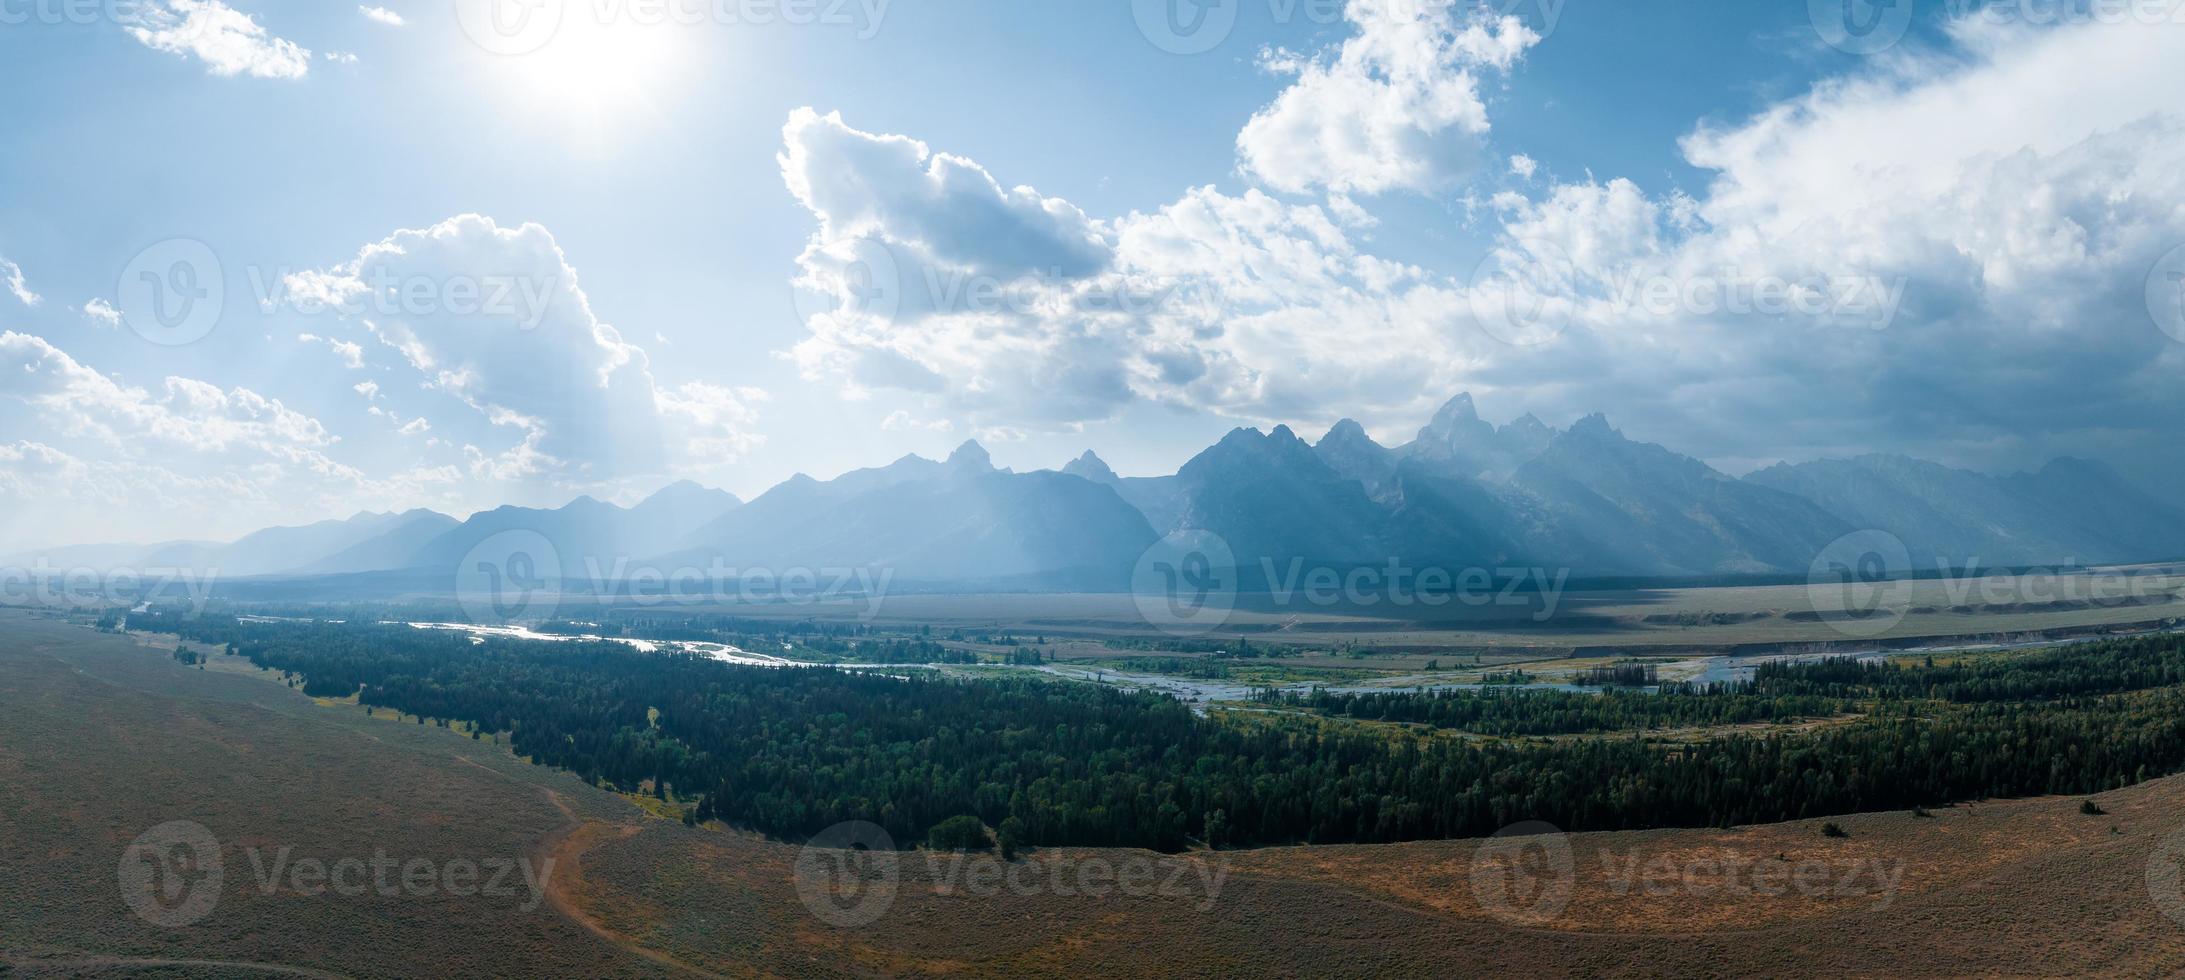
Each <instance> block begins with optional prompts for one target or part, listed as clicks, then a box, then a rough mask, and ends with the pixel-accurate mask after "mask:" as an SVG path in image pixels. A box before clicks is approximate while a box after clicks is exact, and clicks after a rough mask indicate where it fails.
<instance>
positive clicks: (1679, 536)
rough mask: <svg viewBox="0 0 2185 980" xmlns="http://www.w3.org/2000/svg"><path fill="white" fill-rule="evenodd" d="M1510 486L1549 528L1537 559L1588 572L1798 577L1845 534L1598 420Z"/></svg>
mask: <svg viewBox="0 0 2185 980" xmlns="http://www.w3.org/2000/svg"><path fill="white" fill-rule="evenodd" d="M1512 484H1513V485H1514V486H1516V487H1517V488H1519V489H1521V490H1523V491H1525V492H1526V493H1529V494H1531V495H1532V496H1533V497H1535V498H1537V499H1538V500H1539V501H1540V502H1541V505H1542V507H1543V508H1544V509H1545V511H1546V513H1547V515H1548V517H1549V519H1550V520H1551V521H1553V527H1552V529H1551V530H1548V531H1547V532H1545V534H1544V537H1545V540H1543V541H1542V542H1541V547H1542V549H1543V553H1545V554H1551V555H1556V556H1560V557H1559V559H1558V560H1560V561H1564V562H1568V563H1570V564H1571V565H1573V566H1575V567H1578V568H1582V569H1585V570H1587V571H1626V572H1635V573H1642V574H1669V575H1675V574H1696V573H1712V572H1765V571H1775V570H1784V569H1802V568H1806V567H1808V565H1809V564H1810V563H1811V562H1812V561H1813V558H1814V556H1815V555H1818V554H1820V553H1821V550H1822V549H1823V548H1824V547H1826V546H1827V545H1828V543H1829V542H1831V541H1833V540H1835V539H1836V538H1837V537H1839V536H1841V535H1843V534H1845V533H1848V532H1849V531H1850V530H1852V527H1851V525H1849V524H1846V523H1845V522H1844V521H1843V520H1842V519H1841V518H1838V517H1836V516H1835V515H1833V514H1830V513H1828V512H1827V511H1825V510H1823V509H1822V508H1820V507H1818V506H1816V505H1815V504H1814V503H1813V502H1812V501H1809V500H1806V499H1805V498H1803V497H1799V496H1796V495H1793V494H1789V493H1784V492H1782V491H1780V490H1774V489H1771V488H1768V487H1764V486H1759V485H1755V484H1751V483H1745V482H1742V481H1739V480H1736V479H1732V478H1731V477H1729V476H1727V475H1725V474H1723V473H1720V472H1718V471H1716V470H1715V469H1713V468H1712V467H1709V466H1708V465H1707V464H1705V463H1702V462H1700V461H1699V460H1696V459H1693V458H1691V457H1689V456H1682V455H1678V454H1677V453H1674V452H1671V451H1669V450H1667V449H1664V448H1663V447H1661V446H1658V445H1654V444H1651V443H1640V442H1633V441H1631V440H1629V439H1626V438H1624V436H1623V434H1622V433H1620V432H1618V431H1616V430H1615V429H1612V428H1610V427H1609V424H1608V420H1607V419H1606V418H1604V417H1602V416H1600V415H1591V416H1588V417H1586V418H1584V419H1581V420H1580V421H1579V422H1578V423H1577V424H1575V425H1573V426H1571V428H1570V429H1569V431H1566V432H1564V433H1563V434H1561V435H1559V436H1557V437H1556V438H1555V440H1554V441H1553V442H1551V443H1549V444H1548V447H1547V450H1546V451H1545V452H1543V453H1541V455H1540V456H1539V457H1538V458H1536V459H1534V460H1532V461H1530V462H1528V463H1526V464H1524V465H1523V466H1520V467H1519V468H1518V470H1517V473H1516V475H1515V477H1513V479H1512Z"/></svg>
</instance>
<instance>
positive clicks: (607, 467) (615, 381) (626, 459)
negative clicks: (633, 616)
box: [284, 215, 761, 481]
mask: <svg viewBox="0 0 2185 980" xmlns="http://www.w3.org/2000/svg"><path fill="white" fill-rule="evenodd" d="M284 285H285V288H286V289H287V291H288V294H289V298H290V300H291V301H293V302H297V303H299V304H304V305H307V306H310V305H318V306H323V307H324V308H326V309H330V310H334V311H338V312H341V313H343V314H345V315H349V316H353V317H354V318H356V319H358V320H360V321H361V322H362V323H363V325H364V326H365V327H366V329H368V330H369V331H370V332H371V334H372V335H373V337H374V338H376V339H377V341H378V342H379V343H380V344H382V345H384V346H386V347H387V348H389V349H391V350H393V351H395V352H396V353H397V354H399V355H400V356H401V358H402V359H403V361H404V362H406V363H407V364H408V366H409V367H410V369H412V370H413V371H415V372H416V373H417V375H418V377H419V380H420V383H421V385H422V387H423V388H424V389H425V390H427V391H431V392H437V393H441V394H444V395H447V396H450V397H452V398H454V399H455V400H456V401H457V402H458V403H459V404H460V405H461V406H467V408H468V409H469V410H471V411H472V412H474V413H475V417H476V418H478V419H481V420H483V421H484V422H485V423H488V424H490V425H491V426H493V427H495V428H498V429H502V430H505V431H506V432H507V434H508V435H507V438H508V439H509V440H511V441H512V443H513V444H512V445H507V446H505V447H504V448H502V449H500V450H498V451H494V450H490V449H480V448H478V447H477V446H476V445H475V444H474V445H472V446H470V447H469V448H470V450H471V451H472V453H474V454H475V455H474V456H473V458H472V459H471V460H470V463H471V469H472V470H473V472H475V473H478V474H480V475H484V476H489V477H493V478H510V479H513V478H528V477H533V476H541V475H545V476H551V477H554V478H558V479H566V480H572V481H585V480H605V479H610V478H620V477H626V476H631V475H637V474H645V473H657V472H662V471H665V470H669V469H675V468H679V467H689V466H695V465H702V464H712V463H719V462H725V461H729V460H732V459H734V458H735V457H737V456H738V455H740V454H741V453H742V452H744V451H746V450H748V449H749V448H750V447H751V446H753V445H756V444H757V441H758V436H757V434H756V433H755V432H753V431H752V429H753V425H754V423H755V420H756V410H755V408H754V405H755V403H756V402H757V401H759V400H760V398H761V395H760V394H759V393H758V392H756V391H754V390H752V389H748V388H747V389H731V388H724V387H720V386H716V385H712V384H707V383H702V382H690V383H685V384H682V385H678V386H673V387H665V386H662V385H660V384H659V383H658V382H656V381H655V379H654V377H653V374H652V369H651V363H650V360H649V358H648V357H647V355H646V353H645V351H644V349H643V348H641V347H638V346H637V345H635V344H632V343H630V342H629V341H627V340H625V339H624V338H623V336H622V334H621V333H620V332H619V331H617V330H616V329H615V328H614V327H612V326H610V325H608V324H607V323H604V322H602V321H601V320H600V319H599V318H598V317H597V316H596V315H595V314H594V313H593V311H592V307H591V302H590V300H589V298H588V297H587V296H586V295H585V293H584V291H583V290H582V289H581V288H580V287H579V285H578V283H577V272H576V270H575V269H574V268H572V267H571V266H570V265H569V264H568V261H567V259H566V258H565V257H564V255H563V253H562V250H561V248H560V246H559V245H558V244H557V243H556V242H555V241H554V237H553V235H551V234H550V233H548V232H547V230H546V229H545V228H543V227H541V226H539V225H536V224H525V225H521V226H518V227H513V228H504V227H502V226H500V225H498V224H496V223H495V222H493V221H492V220H491V219H489V218H484V217H480V216H478V215H462V216H459V217H455V218H451V219H449V220H447V221H445V222H442V223H440V224H438V225H435V226H433V227H430V228H422V229H405V230H400V231H396V232H395V233H394V234H392V235H390V236H389V237H387V238H385V239H383V240H381V241H378V242H373V243H370V244H367V245H365V246H364V247H363V249H362V250H361V251H360V252H359V253H358V254H357V256H356V258H354V259H352V260H350V261H348V262H345V263H342V264H340V265H338V266H334V267H332V268H328V269H321V270H310V271H306V272H302V273H298V274H295V275H291V276H289V277H288V278H287V279H286V280H285V283H284ZM360 390H361V389H360ZM377 390H378V389H376V388H375V389H373V391H374V392H377ZM367 397H370V396H369V395H367Z"/></svg>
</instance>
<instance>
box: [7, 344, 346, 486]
mask: <svg viewBox="0 0 2185 980" xmlns="http://www.w3.org/2000/svg"><path fill="white" fill-rule="evenodd" d="M0 398H12V399H15V400H18V401H21V402H24V403H26V404H28V405H29V406H31V407H32V408H33V409H36V410H38V411H39V412H41V413H42V414H44V415H45V416H46V417H47V419H48V420H50V421H51V422H53V423H54V424H55V426H56V428H58V429H59V430H60V431H63V432H67V433H69V434H72V435H90V436H94V437H96V438H98V439H99V440H101V441H103V442H105V443H107V444H109V445H112V446H130V445H135V444H138V443H146V442H149V443H157V444H161V445H166V446H172V447H177V448H181V449H187V450H193V451H197V452H230V451H247V452H251V453H255V454H258V455H262V456H267V457H272V458H278V459H283V460H288V461H300V460H306V459H309V460H311V461H312V463H313V465H319V464H320V463H322V462H324V459H323V457H320V456H318V454H317V450H319V449H321V448H323V447H326V446H329V445H331V444H332V443H333V441H334V440H333V437H332V436H330V435H328V434H327V431H326V427H325V426H323V425H321V424H320V423H319V421H318V420H317V419H314V418H312V417H310V416H308V415H304V414H302V413H300V412H296V411H293V410H291V409H289V408H288V407H287V406H285V405H282V404H281V403H280V401H278V400H276V399H271V398H267V397H265V396H263V395H260V394H258V393H257V392H254V391H251V390H250V389H247V388H234V389H229V390H222V389H220V388H219V387H217V386H215V385H211V384H207V383H205V382H203V381H197V380H194V379H190V378H179V377H170V378H167V379H166V381H165V382H164V383H163V384H162V386H161V388H160V390H159V391H158V392H156V393H154V392H150V391H146V390H145V389H142V388H136V387H131V386H127V385H124V384H122V383H120V382H118V381H115V380H114V379H112V378H110V377H108V376H106V375H105V374H101V373H100V372H98V371H96V370H93V369H91V368H90V367H87V366H85V365H83V364H81V363H79V362H77V360H76V359H75V358H73V357H70V356H69V355H68V354H67V353H66V352H64V351H62V350H61V349H59V348H57V347H55V346H53V345H52V344H50V343H47V342H46V340H45V339H44V338H41V337H35V336H32V335H30V334H23V333H16V332H14V331H8V332H5V333H0ZM325 465H329V466H331V465H332V464H331V463H325Z"/></svg>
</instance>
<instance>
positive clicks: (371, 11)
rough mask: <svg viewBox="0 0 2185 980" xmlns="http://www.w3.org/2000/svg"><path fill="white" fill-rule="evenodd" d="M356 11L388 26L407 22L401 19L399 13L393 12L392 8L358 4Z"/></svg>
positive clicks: (396, 25)
mask: <svg viewBox="0 0 2185 980" xmlns="http://www.w3.org/2000/svg"><path fill="white" fill-rule="evenodd" d="M357 12H358V13H360V14H363V15H364V16H365V17H368V18H370V19H372V20H375V21H378V22H379V23H382V24H385V25H387V26H389V27H401V26H402V25H403V24H405V23H407V22H406V21H404V20H403V19H402V15H401V14H398V13H395V12H394V11H392V10H388V9H387V8H385V7H369V6H360V7H358V8H357Z"/></svg>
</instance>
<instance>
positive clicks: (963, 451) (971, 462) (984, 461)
mask: <svg viewBox="0 0 2185 980" xmlns="http://www.w3.org/2000/svg"><path fill="white" fill-rule="evenodd" d="M946 462H947V464H948V465H949V466H951V467H954V468H957V469H969V470H977V471H981V472H984V471H987V470H991V469H993V468H994V457H993V456H991V455H989V454H988V453H987V451H986V447H985V446H981V445H979V441H978V440H977V439H966V440H964V442H963V445H961V446H957V447H956V449H955V451H954V452H951V453H949V454H948V459H947V460H946Z"/></svg>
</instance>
